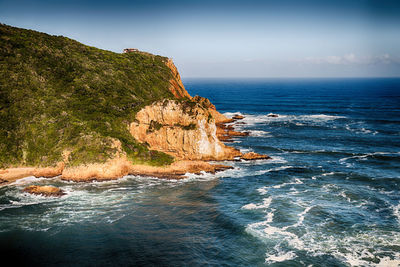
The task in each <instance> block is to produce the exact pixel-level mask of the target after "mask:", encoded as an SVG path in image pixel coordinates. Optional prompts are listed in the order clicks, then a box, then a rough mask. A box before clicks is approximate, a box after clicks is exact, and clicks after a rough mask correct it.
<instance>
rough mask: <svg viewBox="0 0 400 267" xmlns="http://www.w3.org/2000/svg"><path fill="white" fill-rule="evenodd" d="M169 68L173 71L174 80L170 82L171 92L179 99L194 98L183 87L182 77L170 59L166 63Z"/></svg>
mask: <svg viewBox="0 0 400 267" xmlns="http://www.w3.org/2000/svg"><path fill="white" fill-rule="evenodd" d="M165 64H166V65H167V67H168V68H169V69H170V70H171V72H172V75H173V78H172V79H170V80H169V84H170V86H169V90H170V91H171V93H172V94H173V95H174V96H175V97H176V98H178V99H181V98H185V97H186V98H189V99H190V98H192V97H191V96H190V95H189V93H188V92H187V91H186V89H185V87H184V86H183V83H182V80H181V76H180V75H179V72H178V69H177V68H176V67H175V64H174V62H172V59H170V58H169V59H168V60H167V61H166V63H165Z"/></svg>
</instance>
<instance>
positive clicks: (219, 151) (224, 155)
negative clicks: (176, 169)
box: [130, 100, 241, 160]
mask: <svg viewBox="0 0 400 267" xmlns="http://www.w3.org/2000/svg"><path fill="white" fill-rule="evenodd" d="M192 103H193V102H190V103H189V102H180V101H176V100H164V101H158V102H155V103H153V104H152V105H149V106H146V107H144V108H143V109H142V110H140V111H139V112H138V113H137V114H136V118H135V119H136V120H135V121H134V122H132V123H131V125H130V133H131V134H132V136H133V137H134V138H135V139H136V140H138V141H139V142H142V143H145V142H146V143H148V144H149V145H150V149H152V150H158V151H162V152H165V153H167V154H170V155H172V156H174V157H176V158H177V159H180V160H230V159H233V158H235V157H236V156H238V155H241V153H240V151H238V150H237V149H235V148H232V147H228V146H226V145H225V144H223V143H222V142H221V141H220V140H219V139H218V136H217V127H216V124H215V119H214V118H213V116H212V115H211V114H210V112H209V110H210V109H206V108H205V107H203V106H201V105H200V104H198V103H195V104H194V105H193V104H192ZM218 135H219V133H218Z"/></svg>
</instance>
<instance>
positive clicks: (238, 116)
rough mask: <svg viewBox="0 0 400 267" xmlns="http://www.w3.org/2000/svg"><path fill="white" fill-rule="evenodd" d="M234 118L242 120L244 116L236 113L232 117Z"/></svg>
mask: <svg viewBox="0 0 400 267" xmlns="http://www.w3.org/2000/svg"><path fill="white" fill-rule="evenodd" d="M232 119H233V120H241V119H244V116H242V115H235V116H233V117H232Z"/></svg>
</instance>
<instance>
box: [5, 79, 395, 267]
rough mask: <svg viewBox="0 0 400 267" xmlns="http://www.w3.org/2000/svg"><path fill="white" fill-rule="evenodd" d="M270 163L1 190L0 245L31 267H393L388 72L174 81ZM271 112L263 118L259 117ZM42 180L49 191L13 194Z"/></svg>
mask: <svg viewBox="0 0 400 267" xmlns="http://www.w3.org/2000/svg"><path fill="white" fill-rule="evenodd" d="M184 84H185V86H186V88H187V90H188V91H189V93H190V94H191V95H196V94H198V95H201V96H204V97H207V98H209V99H210V100H211V102H212V103H213V104H215V106H216V107H217V109H218V110H219V111H220V112H222V113H225V114H226V115H227V116H231V115H234V114H241V115H243V116H245V118H244V119H243V120H242V122H244V123H245V124H240V125H236V126H235V128H236V129H238V130H241V131H248V132H250V135H249V136H247V137H240V138H236V139H234V142H233V143H231V144H230V145H232V146H234V147H236V148H238V149H240V150H241V151H242V152H249V151H254V152H257V153H261V154H268V155H270V156H271V157H272V159H271V160H259V161H239V162H224V163H225V164H228V165H232V166H233V167H234V169H231V170H227V171H224V172H219V173H217V174H215V175H212V174H206V173H204V174H201V175H193V174H188V175H187V176H188V178H186V179H184V180H161V179H156V178H152V177H139V176H126V177H124V178H122V179H120V180H116V181H109V182H93V183H73V182H66V181H62V180H60V179H59V178H52V179H44V178H34V177H27V178H25V179H22V180H19V181H17V182H15V183H14V184H11V185H8V186H6V187H2V188H0V252H1V255H2V259H3V260H6V259H7V258H10V259H12V260H13V262H14V263H15V264H23V265H29V266H32V265H38V264H40V265H42V266H55V265H57V266H60V265H61V266H63V265H83V266H107V265H120V266H129V265H130V266H204V265H206V266H266V265H271V266H399V264H400V79H285V80H280V79H268V80H262V79H250V80H234V79H231V80H227V79H208V80H206V79H187V80H184ZM270 113H273V114H277V115H278V117H271V116H268V114H270ZM31 184H38V185H54V186H58V187H60V188H62V189H63V190H64V191H66V193H67V194H66V195H65V196H63V197H61V198H46V197H41V196H33V195H29V194H27V193H23V192H22V191H21V190H22V189H23V188H24V187H26V186H28V185H31Z"/></svg>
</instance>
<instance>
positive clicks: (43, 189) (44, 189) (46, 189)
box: [23, 185, 65, 197]
mask: <svg viewBox="0 0 400 267" xmlns="http://www.w3.org/2000/svg"><path fill="white" fill-rule="evenodd" d="M23 191H24V192H27V193H30V194H34V195H42V196H46V197H61V196H63V195H65V193H64V192H63V191H62V190H61V189H60V188H57V187H54V186H48V185H46V186H38V185H31V186H28V187H26V188H25V189H24V190H23Z"/></svg>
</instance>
